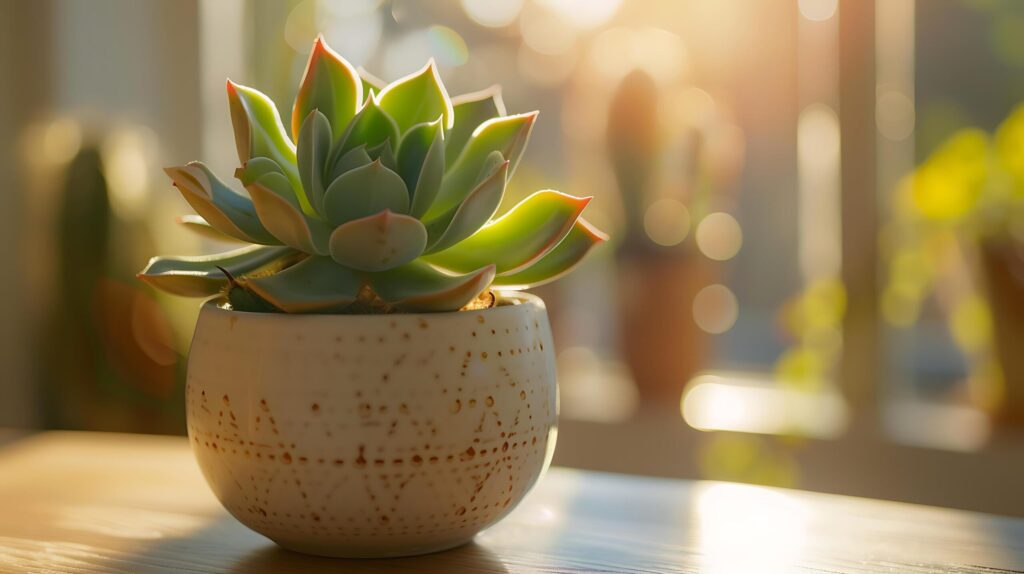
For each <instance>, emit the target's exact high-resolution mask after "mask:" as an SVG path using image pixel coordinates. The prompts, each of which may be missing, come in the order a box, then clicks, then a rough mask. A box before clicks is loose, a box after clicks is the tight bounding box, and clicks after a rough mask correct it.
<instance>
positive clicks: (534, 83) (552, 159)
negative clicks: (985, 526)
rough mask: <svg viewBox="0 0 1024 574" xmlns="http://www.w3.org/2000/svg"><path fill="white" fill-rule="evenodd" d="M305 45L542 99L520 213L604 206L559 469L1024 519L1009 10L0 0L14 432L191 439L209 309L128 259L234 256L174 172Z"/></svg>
mask: <svg viewBox="0 0 1024 574" xmlns="http://www.w3.org/2000/svg"><path fill="white" fill-rule="evenodd" d="M318 32H322V33H323V34H324V36H325V37H326V39H327V40H328V42H329V43H330V44H331V46H332V47H333V48H334V49H335V50H337V51H338V52H339V53H341V54H342V55H343V56H344V57H345V58H347V59H348V60H350V61H351V62H353V63H354V64H356V65H360V66H363V67H365V68H366V69H368V70H369V71H370V72H371V73H373V74H374V75H376V76H379V77H381V78H383V79H386V80H393V79H395V78H398V77H399V76H402V75H404V74H407V73H409V72H412V71H414V70H416V69H418V68H419V67H420V66H422V64H423V62H424V60H425V59H426V58H427V57H430V56H432V57H434V58H435V59H436V61H437V63H438V64H439V67H440V70H441V75H442V77H443V79H444V81H445V83H446V85H447V86H448V90H449V92H450V93H451V94H453V95H454V94H459V93H464V92H469V91H476V90H480V89H483V88H486V87H488V86H489V85H491V84H492V83H499V84H501V85H502V87H503V92H502V93H503V97H504V101H505V103H506V105H507V107H508V109H509V111H510V112H523V111H529V110H534V109H539V110H541V115H540V120H539V123H538V124H537V126H536V128H535V130H534V134H533V137H532V140H531V144H530V146H529V149H528V150H527V152H526V154H525V156H524V158H523V162H522V164H521V166H520V168H519V170H518V172H517V174H516V177H515V178H514V179H513V180H512V182H511V188H510V196H511V197H509V198H508V199H507V200H506V205H505V207H508V206H509V205H511V204H512V203H514V201H515V200H517V199H518V198H521V197H523V196H525V195H527V194H528V193H531V192H532V191H535V190H537V189H541V188H546V187H551V188H555V189H561V190H564V191H566V192H568V193H572V194H575V195H594V196H596V199H595V201H593V202H592V203H591V206H590V207H589V208H588V218H589V219H591V220H592V221H593V222H595V223H596V224H597V225H598V226H600V227H602V228H603V229H605V230H608V231H609V232H610V233H611V235H612V237H613V241H612V242H610V243H609V244H606V245H604V246H602V248H601V250H599V251H598V252H596V253H595V254H594V255H593V256H592V257H591V258H590V259H589V260H588V261H587V262H586V264H585V265H584V266H583V267H582V268H580V269H579V270H578V271H577V272H575V273H573V274H572V275H570V276H569V277H567V278H565V279H563V280H561V281H559V282H557V283H555V284H552V285H550V286H545V287H543V288H541V289H539V290H538V291H539V294H540V295H541V296H542V297H544V298H545V299H546V300H547V302H548V309H549V312H550V313H551V315H552V321H553V326H554V330H555V337H556V343H557V347H558V349H559V351H558V367H559V383H560V385H561V389H562V402H561V405H562V418H561V428H560V433H559V448H558V451H557V453H556V455H555V463H556V464H563V465H569V466H576V467H581V468H589V469H597V470H607V471H615V472H627V473H638V474H649V475H658V476H674V477H685V478H709V479H721V480H733V481H741V482H751V483H759V484H770V485H778V486H789V487H798V488H805V489H811V490H819V491H826V492H837V493H842V494H853V495H860V496H870V497H876V498H888V499H895V500H906V501H911V502H921V503H927V504H933V505H942V506H952V507H959V508H967V509H975V510H983V511H988V512H995V513H1003V514H1014V515H1024V497H1021V496H1020V495H1019V492H1020V490H1019V489H1020V484H1021V483H1022V481H1024V354H1022V353H1021V350H1022V349H1024V346H1022V345H1024V111H1021V110H1018V108H1017V107H1016V106H1017V105H1018V103H1019V102H1024V3H1021V2H1016V1H1014V0H919V1H915V0H884V1H882V0H856V1H850V0H716V1H714V2H709V1H701V0H643V1H641V0H445V1H439V2H429V3H428V2H415V1H412V0H345V1H343V2H342V1H330V0H301V1H299V0H287V1H276V0H275V1H271V0H145V1H138V0H90V1H89V2H80V1H75V0H33V1H31V2H30V1H19V0H0V78H2V79H0V152H2V153H0V181H2V182H3V187H4V190H3V192H2V193H0V256H2V258H3V260H4V261H5V272H4V273H3V274H2V276H3V277H4V278H5V280H4V281H2V282H0V318H2V320H0V343H2V344H0V365H3V367H2V369H0V427H13V428H26V429H32V428H61V429H89V430H116V431H130V432H146V433H172V434H173V433H177V434H183V433H184V428H185V427H184V415H183V396H182V395H183V375H184V367H185V357H186V354H187V348H188V342H189V337H190V336H191V333H192V328H193V323H194V321H195V317H196V314H197V311H198V305H197V302H196V301H194V300H184V299H177V298H173V297H170V296H164V295H160V294H157V293H155V292H152V291H150V290H148V289H146V288H145V287H144V286H143V285H141V284H140V283H139V282H137V281H135V280H134V274H135V272H136V271H138V270H139V269H141V268H142V266H143V265H144V264H145V262H146V261H147V259H148V258H149V257H150V256H151V255H153V254H156V253H188V252H195V251H198V250H203V249H205V250H208V251H215V250H217V249H218V248H220V247H221V246H218V245H216V244H214V243H212V242H208V243H210V244H209V245H203V244H202V243H203V242H202V241H201V240H199V239H196V238H195V237H194V236H193V235H190V234H189V233H188V232H187V231H186V230H184V229H183V228H181V226H179V225H178V224H177V223H175V217H176V216H179V215H182V214H186V213H189V209H188V206H187V205H186V204H185V202H184V201H183V200H182V199H181V198H180V197H179V196H178V194H177V193H175V192H174V191H173V189H172V188H171V186H170V183H169V181H168V180H167V178H166V177H165V176H164V175H163V173H162V172H161V167H162V166H165V165H177V164H181V163H184V162H186V161H190V160H194V159H200V158H201V159H203V160H204V161H205V162H206V163H207V164H208V165H210V166H211V168H213V169H214V171H216V172H218V173H220V174H222V175H224V176H226V175H227V174H230V173H232V172H233V170H234V167H235V164H236V163H237V160H236V158H235V151H234V146H233V143H232V135H231V126H230V118H229V115H228V113H227V100H226V97H225V94H224V80H225V78H226V77H230V78H231V79H233V80H235V81H238V82H241V83H243V84H246V85H251V86H254V87H257V88H259V89H261V90H263V91H265V92H266V93H267V94H268V95H270V96H271V97H272V98H273V99H274V100H275V101H276V102H277V103H278V105H279V106H282V107H283V108H284V109H282V112H283V115H284V117H288V114H290V107H291V103H292V101H293V99H294V89H295V86H297V84H298V81H299V78H300V76H301V74H302V70H303V68H304V65H305V60H306V56H307V54H308V51H309V49H310V47H311V46H312V42H313V39H314V38H315V36H316V34H317V33H318ZM1022 109H1024V108H1022Z"/></svg>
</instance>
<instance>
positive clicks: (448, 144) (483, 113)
mask: <svg viewBox="0 0 1024 574" xmlns="http://www.w3.org/2000/svg"><path fill="white" fill-rule="evenodd" d="M452 111H453V112H454V116H455V125H454V126H452V128H451V129H450V130H449V131H448V133H447V134H446V136H445V156H446V158H447V167H451V166H452V164H454V163H455V160H456V159H458V157H459V154H460V153H462V149H463V148H465V147H466V142H468V141H469V138H470V136H472V135H473V130H475V129H476V128H477V126H479V125H480V124H482V123H484V122H486V121H487V120H490V119H492V118H499V117H501V116H504V115H505V103H504V102H503V101H502V100H501V88H500V87H499V86H496V85H495V86H491V87H490V88H487V89H486V90H481V91H479V92H473V93H471V94H463V95H461V96H456V97H454V98H452Z"/></svg>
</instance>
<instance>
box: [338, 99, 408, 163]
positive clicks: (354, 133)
mask: <svg viewBox="0 0 1024 574" xmlns="http://www.w3.org/2000/svg"><path fill="white" fill-rule="evenodd" d="M385 141H390V142H391V145H392V146H395V145H396V144H397V143H398V124H396V123H395V120H394V119H392V118H391V116H389V115H388V113H387V112H385V111H384V110H382V109H381V107H380V105H379V104H378V102H377V97H375V96H371V97H369V98H367V100H366V103H365V104H363V108H362V109H361V110H359V113H358V114H356V117H355V118H354V119H353V120H352V123H350V124H349V125H348V129H347V130H346V131H345V135H344V136H343V137H342V143H341V145H337V146H335V154H336V157H338V158H340V157H341V156H342V155H344V154H345V153H346V152H348V151H349V150H351V149H354V148H356V147H358V146H360V145H365V146H366V148H367V149H371V148H374V147H376V146H378V145H380V144H382V143H384V142H385Z"/></svg>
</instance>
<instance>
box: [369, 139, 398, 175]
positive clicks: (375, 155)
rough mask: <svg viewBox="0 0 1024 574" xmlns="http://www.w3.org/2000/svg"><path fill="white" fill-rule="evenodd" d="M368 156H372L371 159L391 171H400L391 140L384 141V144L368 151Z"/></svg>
mask: <svg viewBox="0 0 1024 574" xmlns="http://www.w3.org/2000/svg"><path fill="white" fill-rule="evenodd" d="M366 155H368V156H370V158H371V159H375V160H378V161H380V163H381V164H382V165H383V166H384V167H386V168H388V169H390V170H391V171H396V170H397V169H398V162H397V160H396V159H395V152H394V151H393V150H392V148H391V140H384V143H382V144H380V145H376V146H374V147H372V148H370V149H368V150H366Z"/></svg>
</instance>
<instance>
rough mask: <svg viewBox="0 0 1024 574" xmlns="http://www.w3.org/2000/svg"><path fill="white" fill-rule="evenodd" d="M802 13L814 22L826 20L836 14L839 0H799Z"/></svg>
mask: <svg viewBox="0 0 1024 574" xmlns="http://www.w3.org/2000/svg"><path fill="white" fill-rule="evenodd" d="M797 6H798V7H799V9H800V15H801V16H803V17H804V18H807V19H808V20H811V21H814V22H824V21H825V20H828V19H829V18H831V17H833V16H835V15H836V10H837V9H838V8H839V0H799V2H798V3H797Z"/></svg>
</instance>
